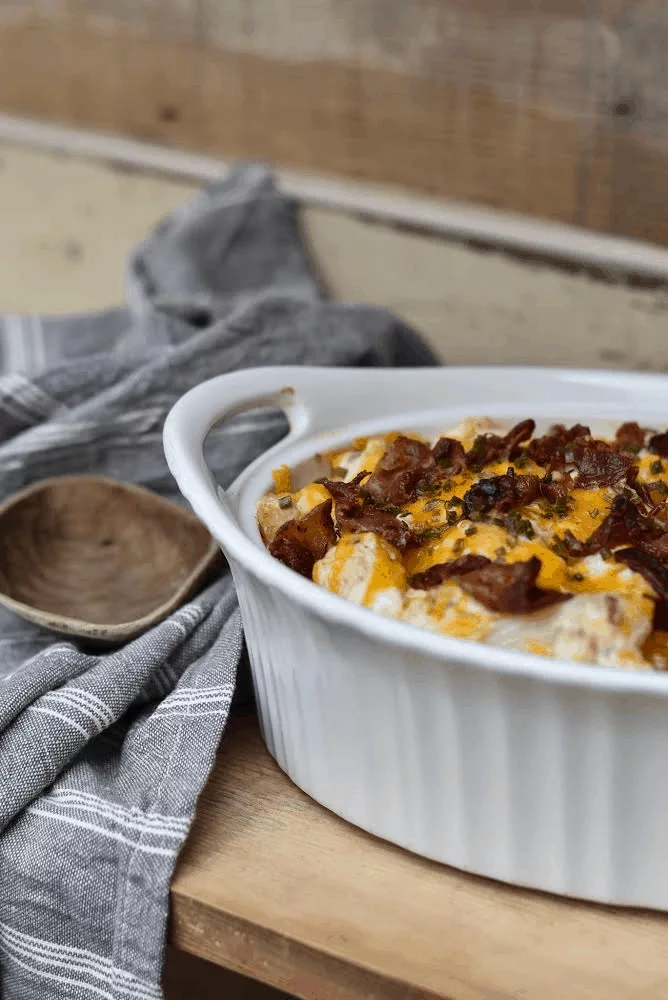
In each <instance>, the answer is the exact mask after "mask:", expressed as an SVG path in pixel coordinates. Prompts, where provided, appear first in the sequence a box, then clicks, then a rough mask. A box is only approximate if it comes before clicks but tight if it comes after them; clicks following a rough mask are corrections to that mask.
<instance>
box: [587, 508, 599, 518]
mask: <svg viewBox="0 0 668 1000" xmlns="http://www.w3.org/2000/svg"><path fill="white" fill-rule="evenodd" d="M600 513H601V512H600V510H599V509H598V507H592V509H591V510H590V511H589V516H590V517H598V516H599V514H600Z"/></svg>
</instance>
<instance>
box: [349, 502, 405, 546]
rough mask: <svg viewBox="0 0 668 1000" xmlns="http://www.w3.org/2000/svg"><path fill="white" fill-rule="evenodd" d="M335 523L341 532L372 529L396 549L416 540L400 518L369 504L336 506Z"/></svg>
mask: <svg viewBox="0 0 668 1000" xmlns="http://www.w3.org/2000/svg"><path fill="white" fill-rule="evenodd" d="M336 524H337V527H338V529H339V531H340V532H341V533H342V534H343V532H346V531H351V532H354V531H372V532H373V533H374V535H380V537H381V538H384V539H385V541H386V542H389V543H390V544H391V545H395V546H396V547H397V548H398V549H405V548H407V547H409V546H410V545H414V544H416V542H417V539H416V537H415V535H414V534H413V532H412V531H411V529H410V528H409V527H408V525H407V524H404V522H403V521H402V520H400V518H398V517H395V516H394V515H393V514H390V513H389V511H386V510H381V509H380V508H379V507H373V506H371V505H366V506H358V507H351V508H347V509H345V510H341V509H340V508H339V507H337V508H336Z"/></svg>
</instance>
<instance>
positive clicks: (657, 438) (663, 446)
mask: <svg viewBox="0 0 668 1000" xmlns="http://www.w3.org/2000/svg"><path fill="white" fill-rule="evenodd" d="M647 450H648V451H651V452H652V454H653V455H660V456H661V458H668V431H664V433H663V434H654V435H652V437H651V438H650V439H649V441H648V442H647Z"/></svg>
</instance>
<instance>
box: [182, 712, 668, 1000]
mask: <svg viewBox="0 0 668 1000" xmlns="http://www.w3.org/2000/svg"><path fill="white" fill-rule="evenodd" d="M172 908H173V909H172V931H171V935H172V942H173V944H174V945H176V946H177V947H178V948H181V949H183V950H185V951H188V952H191V953H193V954H196V955H198V956H200V957H202V958H206V959H208V960H209V961H212V962H216V963H217V964H219V965H221V966H224V967H226V968H229V969H233V970H235V971H238V972H242V973H244V974H245V975H248V976H252V977H255V978H256V979H259V980H262V981H263V982H266V983H269V984H271V985H272V986H276V987H278V988H280V989H283V990H286V991H288V992H290V993H293V994H296V995H297V996H300V997H305V998H309V1000H343V998H360V1000H361V998H365V1000H368V998H378V1000H380V998H389V1000H395V998H396V1000H399V998H402V1000H404V998H406V1000H413V998H415V1000H417V998H423V997H426V996H435V997H441V998H447V1000H585V998H586V1000H665V998H666V997H668V915H662V914H655V913H647V912H638V911H629V910H626V911H625V910H619V909H612V908H605V907H600V906H595V905H591V904H586V903H578V902H572V901H568V900H565V899H560V898H557V897H552V896H548V895H545V894H541V893H534V892H528V891H523V890H519V889H513V888H511V887H508V886H504V885H501V884H499V883H495V882H492V881H489V880H487V879H482V878H476V877H474V876H470V875H465V874H463V873H461V872H458V871H455V870H454V869H451V868H447V867H444V866H441V865H438V864H435V863H432V862H429V861H426V860H424V859H422V858H418V857H416V856H415V855H412V854H409V853H408V852H407V851H403V850H401V849H400V848H396V847H394V846H392V845H390V844H386V843H384V842H383V841H380V840H377V839H376V838H374V837H371V836H369V835H368V834H366V833H363V832H362V831H361V830H358V829H356V828H355V827H353V826H350V825H349V824H347V823H345V822H344V821H343V820H340V819H338V818H337V817H335V816H333V815H332V814H331V813H329V812H328V811H327V810H326V809H323V808H322V807H321V806H319V805H317V804H316V803H315V802H313V801H312V800H310V799H309V798H308V797H307V796H306V795H304V794H303V793H302V792H300V791H299V789H297V788H296V787H295V786H294V785H293V784H292V782H291V781H290V780H289V778H287V777H286V776H285V775H284V774H283V773H282V772H281V771H280V770H279V769H278V767H277V766H276V764H275V763H274V762H273V760H272V758H271V757H270V756H269V754H268V753H267V751H266V750H265V748H264V746H263V744H262V742H261V739H260V735H259V731H258V728H257V724H256V721H255V719H254V718H248V719H245V720H241V721H239V720H236V721H235V723H234V724H233V725H232V726H231V727H230V728H229V729H228V731H227V732H226V734H225V736H224V738H223V743H222V752H221V753H220V755H219V757H218V760H217V763H216V766H215V768H214V771H213V773H212V776H211V779H210V781H209V783H208V785H207V787H206V789H205V791H204V794H203V796H202V799H201V801H200V807H199V809H198V812H197V817H196V820H195V824H194V827H193V830H192V832H191V835H190V838H189V840H188V842H187V844H186V847H185V849H184V851H183V854H182V856H181V859H180V861H179V865H178V868H177V871H176V875H175V878H174V883H173V888H172Z"/></svg>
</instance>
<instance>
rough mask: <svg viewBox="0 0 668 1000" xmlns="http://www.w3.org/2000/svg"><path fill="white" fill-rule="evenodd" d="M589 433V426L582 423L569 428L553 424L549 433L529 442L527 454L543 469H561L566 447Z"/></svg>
mask: <svg viewBox="0 0 668 1000" xmlns="http://www.w3.org/2000/svg"><path fill="white" fill-rule="evenodd" d="M589 434H590V431H589V428H588V427H585V426H584V424H574V425H573V427H570V428H567V427H564V425H563V424H555V426H554V427H552V428H551V429H550V432H549V434H544V435H543V437H539V438H534V439H533V441H531V442H530V444H529V446H528V447H527V454H528V455H529V458H531V459H533V461H534V462H535V463H536V465H542V466H543V468H544V469H548V470H549V471H553V470H554V469H563V467H564V465H565V464H566V459H565V451H566V447H567V446H568V445H569V444H571V442H573V441H577V440H578V438H585V437H589Z"/></svg>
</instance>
